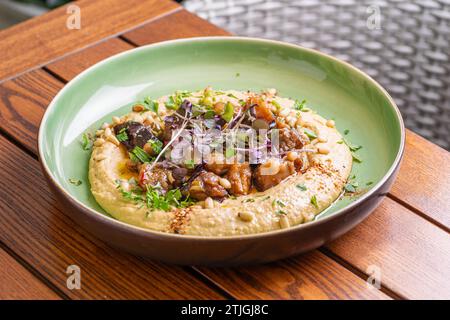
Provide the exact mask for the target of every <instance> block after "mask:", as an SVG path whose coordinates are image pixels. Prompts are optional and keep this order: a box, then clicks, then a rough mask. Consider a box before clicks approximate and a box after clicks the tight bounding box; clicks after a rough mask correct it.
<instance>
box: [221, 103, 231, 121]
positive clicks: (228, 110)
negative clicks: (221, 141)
mask: <svg viewBox="0 0 450 320" xmlns="http://www.w3.org/2000/svg"><path fill="white" fill-rule="evenodd" d="M233 115H234V107H233V105H232V104H231V102H229V101H228V102H227V104H226V105H225V110H224V111H223V114H222V115H221V117H222V119H223V120H225V121H226V122H230V121H231V119H233Z"/></svg>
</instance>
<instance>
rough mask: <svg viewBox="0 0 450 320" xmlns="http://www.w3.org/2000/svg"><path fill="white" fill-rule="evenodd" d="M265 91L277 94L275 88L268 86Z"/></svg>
mask: <svg viewBox="0 0 450 320" xmlns="http://www.w3.org/2000/svg"><path fill="white" fill-rule="evenodd" d="M266 92H267V93H268V94H269V95H271V96H274V95H276V94H277V89H275V88H269V89H267V90H266Z"/></svg>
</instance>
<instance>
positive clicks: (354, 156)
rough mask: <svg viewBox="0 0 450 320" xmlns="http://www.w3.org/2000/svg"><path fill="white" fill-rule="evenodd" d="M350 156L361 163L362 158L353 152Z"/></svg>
mask: <svg viewBox="0 0 450 320" xmlns="http://www.w3.org/2000/svg"><path fill="white" fill-rule="evenodd" d="M352 158H353V161H355V162H357V163H361V162H362V159H361V158H360V157H359V156H358V155H357V154H356V153H354V152H352Z"/></svg>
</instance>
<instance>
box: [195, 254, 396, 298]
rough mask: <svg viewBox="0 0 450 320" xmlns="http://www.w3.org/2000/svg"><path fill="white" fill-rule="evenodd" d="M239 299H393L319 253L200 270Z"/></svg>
mask: <svg viewBox="0 0 450 320" xmlns="http://www.w3.org/2000/svg"><path fill="white" fill-rule="evenodd" d="M199 270H200V271H201V272H202V273H203V274H204V275H205V276H207V277H208V278H210V279H211V280H213V281H214V282H216V283H218V284H219V285H220V286H221V287H222V288H224V289H225V290H227V291H228V292H230V293H231V294H232V295H234V296H236V297H238V298H239V299H389V297H388V296H386V295H385V294H384V293H383V292H381V291H379V290H377V289H370V288H369V287H368V286H367V284H366V282H365V281H364V280H362V279H360V278H357V277H355V275H354V274H353V273H351V272H350V271H348V270H347V269H345V268H344V267H343V266H341V265H340V264H338V263H336V262H335V261H333V260H331V259H329V258H328V257H327V256H325V255H324V254H322V253H320V252H319V251H317V250H314V251H312V252H309V253H307V254H304V255H302V256H300V257H298V258H295V259H288V260H282V261H279V262H276V263H270V264H265V265H260V266H252V267H241V268H216V269H212V268H199Z"/></svg>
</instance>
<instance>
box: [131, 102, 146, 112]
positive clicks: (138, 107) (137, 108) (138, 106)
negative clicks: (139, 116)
mask: <svg viewBox="0 0 450 320" xmlns="http://www.w3.org/2000/svg"><path fill="white" fill-rule="evenodd" d="M144 109H145V108H144V106H143V105H141V104H135V105H134V106H133V108H132V110H133V111H134V112H142V111H144Z"/></svg>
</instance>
